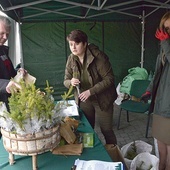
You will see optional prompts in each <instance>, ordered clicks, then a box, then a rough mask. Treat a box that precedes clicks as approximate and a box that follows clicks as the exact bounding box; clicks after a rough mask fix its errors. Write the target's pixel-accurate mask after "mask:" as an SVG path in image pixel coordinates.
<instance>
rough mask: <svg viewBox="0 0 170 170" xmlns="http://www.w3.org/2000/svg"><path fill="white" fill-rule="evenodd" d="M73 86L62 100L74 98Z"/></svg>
mask: <svg viewBox="0 0 170 170" xmlns="http://www.w3.org/2000/svg"><path fill="white" fill-rule="evenodd" d="M73 88H74V87H73V86H72V85H70V88H69V90H68V92H67V93H66V92H64V95H61V97H62V99H63V100H68V99H69V98H72V97H73V96H74V95H73V94H72V91H73Z"/></svg>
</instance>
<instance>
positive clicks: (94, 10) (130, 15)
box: [0, 0, 170, 22]
mask: <svg viewBox="0 0 170 170" xmlns="http://www.w3.org/2000/svg"><path fill="white" fill-rule="evenodd" d="M0 7H1V8H0V10H2V11H3V12H5V13H6V14H7V15H9V16H10V17H12V18H13V19H15V20H17V21H20V22H42V21H80V20H93V21H94V20H95V21H96V20H99V21H113V20H138V19H139V18H140V17H141V16H142V13H143V12H142V11H145V16H146V17H147V16H150V15H151V14H152V13H154V12H156V11H157V10H159V9H162V8H163V9H169V8H170V0H159V1H156V0H129V1H127V0H1V2H0Z"/></svg>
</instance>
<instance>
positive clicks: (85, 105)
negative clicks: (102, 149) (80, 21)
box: [64, 30, 117, 144]
mask: <svg viewBox="0 0 170 170" xmlns="http://www.w3.org/2000/svg"><path fill="white" fill-rule="evenodd" d="M67 41H68V43H69V47H70V51H71V54H70V55H69V57H68V60H67V63H66V68H65V77H64V85H65V87H67V88H69V87H70V86H74V87H75V89H77V90H75V93H74V96H75V100H76V102H77V104H78V105H79V107H80V108H81V110H83V112H84V114H85V116H86V118H87V119H88V121H89V123H90V125H91V126H92V128H94V127H95V116H96V115H97V118H98V122H99V126H100V128H101V132H102V133H103V135H104V137H105V140H106V143H107V144H117V139H116V136H115V134H114V131H113V103H114V101H115V99H116V98H117V93H116V88H115V84H114V74H113V70H112V67H111V63H110V62H109V58H108V56H107V55H106V54H105V53H103V52H102V51H100V50H99V48H98V47H97V46H96V45H94V44H88V37H87V35H86V33H84V32H83V31H81V30H73V31H71V33H70V34H69V35H68V36H67Z"/></svg>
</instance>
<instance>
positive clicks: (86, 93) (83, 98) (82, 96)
mask: <svg viewBox="0 0 170 170" xmlns="http://www.w3.org/2000/svg"><path fill="white" fill-rule="evenodd" d="M90 96H91V94H90V90H86V91H84V92H82V93H80V94H79V99H80V100H81V101H82V102H85V101H86V100H87V99H88V98H89V97H90Z"/></svg>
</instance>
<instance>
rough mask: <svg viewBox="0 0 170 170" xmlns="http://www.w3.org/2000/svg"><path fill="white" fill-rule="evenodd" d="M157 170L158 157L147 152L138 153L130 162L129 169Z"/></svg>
mask: <svg viewBox="0 0 170 170" xmlns="http://www.w3.org/2000/svg"><path fill="white" fill-rule="evenodd" d="M136 169H140V170H158V169H159V159H158V158H157V157H156V156H155V155H152V154H150V153H148V152H144V153H140V154H138V155H137V156H136V157H135V158H134V159H133V160H132V162H131V165H130V170H136Z"/></svg>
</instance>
